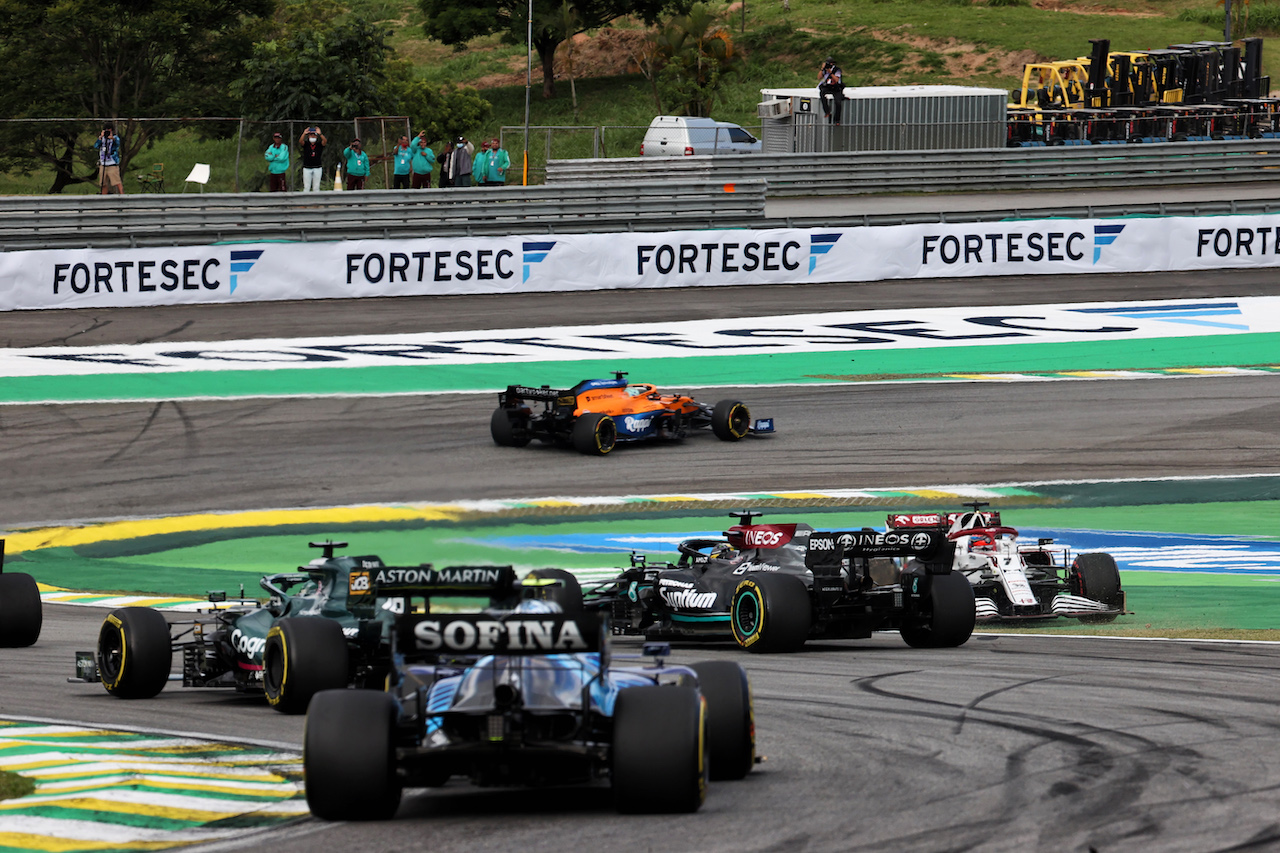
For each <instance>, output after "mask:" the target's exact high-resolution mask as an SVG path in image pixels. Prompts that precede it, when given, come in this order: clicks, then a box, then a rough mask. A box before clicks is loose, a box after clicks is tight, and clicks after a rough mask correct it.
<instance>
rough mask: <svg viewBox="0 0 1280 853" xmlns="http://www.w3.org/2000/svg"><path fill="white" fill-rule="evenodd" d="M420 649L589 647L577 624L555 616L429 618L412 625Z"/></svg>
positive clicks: (567, 649)
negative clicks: (504, 619)
mask: <svg viewBox="0 0 1280 853" xmlns="http://www.w3.org/2000/svg"><path fill="white" fill-rule="evenodd" d="M413 636H414V637H415V638H416V640H417V644H418V648H419V649H423V650H425V651H436V650H439V649H448V650H450V651H455V652H493V651H509V652H575V651H586V650H587V649H589V648H590V646H589V645H588V644H587V641H586V640H585V639H584V638H583V636H582V632H581V631H580V630H579V629H578V625H577V623H575V622H572V621H563V622H559V621H557V620H554V619H545V620H532V619H525V620H521V621H518V622H516V621H508V622H499V621H497V620H481V621H476V622H470V621H464V620H455V621H452V622H442V621H440V620H434V619H427V620H424V621H422V622H419V623H418V624H416V625H414V626H413Z"/></svg>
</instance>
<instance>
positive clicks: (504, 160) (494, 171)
mask: <svg viewBox="0 0 1280 853" xmlns="http://www.w3.org/2000/svg"><path fill="white" fill-rule="evenodd" d="M488 166H489V168H488V175H487V179H488V180H487V183H488V185H489V186H491V187H500V186H502V185H503V184H505V183H506V182H507V170H508V169H510V168H511V155H510V154H508V153H507V152H506V150H504V149H503V148H502V146H501V145H500V144H499V143H498V140H496V139H490V140H489V161H488Z"/></svg>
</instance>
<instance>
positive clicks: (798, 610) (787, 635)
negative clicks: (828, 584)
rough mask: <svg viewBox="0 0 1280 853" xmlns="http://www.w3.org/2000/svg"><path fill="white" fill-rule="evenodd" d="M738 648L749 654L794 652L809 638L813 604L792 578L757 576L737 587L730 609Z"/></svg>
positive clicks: (730, 622)
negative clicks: (749, 652) (740, 647)
mask: <svg viewBox="0 0 1280 853" xmlns="http://www.w3.org/2000/svg"><path fill="white" fill-rule="evenodd" d="M729 624H730V626H731V627H732V629H733V638H734V639H735V640H737V641H738V645H739V646H742V647H743V648H744V649H746V650H747V651H751V652H766V653H767V652H794V651H796V650H798V649H799V648H800V647H801V646H803V645H804V641H805V640H807V639H808V638H809V628H810V627H811V626H812V624H813V604H812V602H811V601H810V598H809V590H808V588H807V587H805V585H804V581H802V580H800V578H798V577H795V576H794V575H780V574H763V573H761V574H757V575H754V576H752V577H749V578H747V579H745V580H743V581H741V582H739V584H738V588H737V589H735V590H734V591H733V601H732V603H731V604H730V608H729Z"/></svg>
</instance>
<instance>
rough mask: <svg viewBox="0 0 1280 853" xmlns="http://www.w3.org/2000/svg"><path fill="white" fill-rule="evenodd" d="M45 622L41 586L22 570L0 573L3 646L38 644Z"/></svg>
mask: <svg viewBox="0 0 1280 853" xmlns="http://www.w3.org/2000/svg"><path fill="white" fill-rule="evenodd" d="M43 624H44V609H43V607H42V605H41V603H40V587H39V586H37V585H36V579H35V578H33V577H31V575H28V574H23V573H22V572H8V573H6V574H3V575H0V648H7V649H15V648H21V647H24V646H33V645H35V642H36V640H38V639H40V627H41V626H42V625H43Z"/></svg>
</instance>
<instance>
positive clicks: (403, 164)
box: [391, 136, 413, 190]
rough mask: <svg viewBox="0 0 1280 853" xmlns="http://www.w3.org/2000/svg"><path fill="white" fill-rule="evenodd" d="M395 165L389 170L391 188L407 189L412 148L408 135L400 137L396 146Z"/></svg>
mask: <svg viewBox="0 0 1280 853" xmlns="http://www.w3.org/2000/svg"><path fill="white" fill-rule="evenodd" d="M392 156H393V157H394V158H395V167H394V168H393V169H392V171H391V188H392V189H394V190H407V189H409V183H410V179H409V176H410V175H411V174H412V173H413V149H412V148H410V147H409V137H407V136H402V137H400V144H398V145H397V146H396V150H395V153H394V154H393V155H392Z"/></svg>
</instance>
